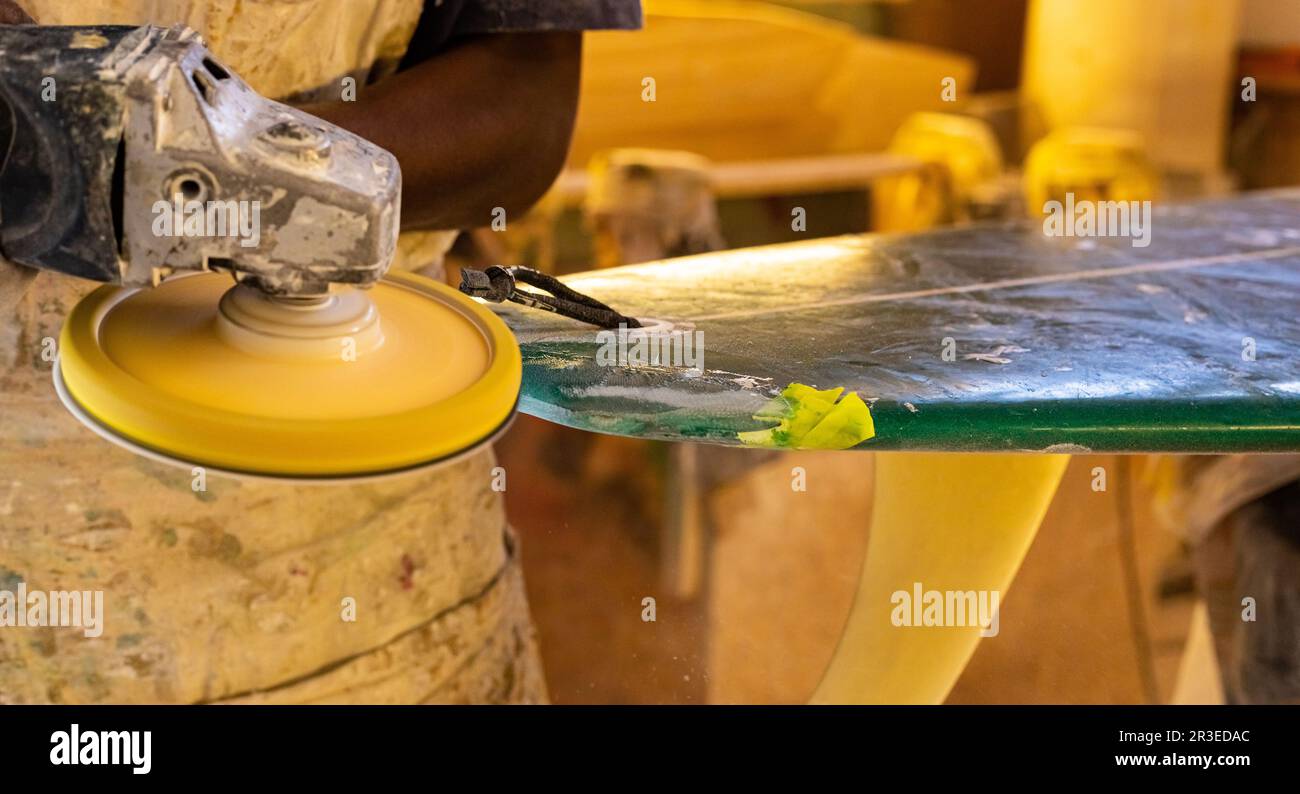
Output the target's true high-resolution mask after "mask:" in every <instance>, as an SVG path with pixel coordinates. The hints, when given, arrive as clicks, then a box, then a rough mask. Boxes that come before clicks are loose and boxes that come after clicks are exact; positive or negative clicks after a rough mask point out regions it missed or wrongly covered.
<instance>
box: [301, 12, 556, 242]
mask: <svg viewBox="0 0 1300 794" xmlns="http://www.w3.org/2000/svg"><path fill="white" fill-rule="evenodd" d="M581 61H582V34H580V33H504V34H496V35H491V36H481V37H475V38H469V39H466V40H464V41H462V42H460V43H458V44H456V45H454V46H453V47H452V48H451V49H449V50H448V51H446V52H444V53H441V54H439V55H438V56H437V57H435V58H431V59H429V60H427V61H425V62H423V63H420V64H419V65H417V66H415V67H413V68H410V69H407V70H405V71H403V72H400V73H398V74H396V75H394V76H393V77H391V78H389V79H387V80H384V81H382V82H380V83H378V84H376V85H374V86H371V87H368V88H364V89H362V90H361V91H359V92H358V96H357V101H355V102H342V101H340V102H330V103H324V104H316V105H309V106H307V107H305V108H303V109H304V110H306V111H307V112H309V113H312V114H314V115H317V116H320V117H321V118H324V119H326V120H328V121H331V122H333V123H335V124H338V125H339V126H341V127H343V128H345V129H348V130H351V131H352V132H355V133H357V134H358V135H360V136H362V137H363V138H366V139H368V140H370V141H373V142H374V143H376V144H378V145H379V146H382V147H383V148H385V149H387V150H388V151H390V152H392V153H393V154H394V155H396V156H397V160H398V162H399V163H401V166H402V228H403V229H467V228H474V227H477V226H486V225H488V224H489V223H490V222H491V221H492V212H493V209H494V208H496V207H503V208H504V209H505V211H506V215H507V217H508V218H514V217H516V216H517V215H519V214H520V213H522V212H523V211H524V210H526V209H528V207H530V206H531V205H532V204H534V203H535V202H536V201H537V200H538V199H539V198H541V196H542V194H544V193H545V192H546V190H547V189H548V188H550V186H551V183H552V182H554V181H555V177H556V175H558V174H559V172H560V169H561V168H562V167H563V165H564V159H565V157H566V155H567V153H568V148H569V138H570V136H571V135H572V132H573V120H574V115H575V113H576V112H577V104H578V77H579V71H580V67H581Z"/></svg>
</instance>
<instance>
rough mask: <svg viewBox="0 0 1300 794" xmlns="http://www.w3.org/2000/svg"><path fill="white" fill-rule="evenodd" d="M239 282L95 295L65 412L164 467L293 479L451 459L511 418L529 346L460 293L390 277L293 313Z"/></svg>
mask: <svg viewBox="0 0 1300 794" xmlns="http://www.w3.org/2000/svg"><path fill="white" fill-rule="evenodd" d="M232 284H233V281H232V279H231V278H230V277H229V276H225V275H222V274H217V273H203V274H198V275H190V276H182V277H178V278H173V279H169V280H167V281H165V282H163V283H162V284H160V285H159V286H157V287H154V288H152V289H124V288H121V287H101V288H100V289H98V290H96V291H94V292H92V293H91V294H90V295H88V296H86V297H85V298H84V299H83V300H82V301H81V302H80V303H78V304H77V306H76V307H74V308H73V310H72V312H71V313H70V314H69V315H68V320H67V323H66V324H65V325H64V328H63V334H62V341H61V343H60V351H59V366H58V367H56V380H57V381H58V383H57V385H58V386H59V387H60V392H61V393H62V394H63V395H64V396H65V401H66V402H68V403H69V408H70V409H72V411H73V413H74V414H77V415H78V416H79V418H82V419H83V421H87V423H88V424H91V425H92V427H94V428H95V429H96V430H97V431H99V432H101V433H104V431H107V435H109V436H110V437H113V438H114V440H121V441H123V442H125V443H126V444H127V445H128V446H134V447H139V448H143V449H144V450H147V451H152V452H154V453H157V454H158V455H160V456H162V457H164V458H170V459H175V460H178V461H180V462H185V463H193V464H194V465H202V466H211V467H215V468H218V469H222V470H226V471H234V472H246V473H251V474H258V475H269V476H275V477H291V478H297V477H302V478H336V477H355V476H366V475H374V474H380V473H387V472H393V471H398V470H403V469H409V468H413V467H420V466H424V465H427V464H430V463H433V462H436V461H440V460H445V459H447V458H450V457H453V456H456V455H458V454H459V453H462V452H464V451H466V450H469V449H472V448H474V447H476V446H477V445H479V444H481V443H483V442H484V441H486V440H488V439H490V438H491V437H492V436H494V435H495V434H496V432H497V431H498V430H500V429H501V428H502V427H503V426H504V425H505V424H506V423H507V421H508V420H509V419H510V417H511V416H512V415H513V413H514V408H515V404H516V402H517V400H518V396H519V385H520V377H521V371H522V365H521V361H520V355H519V347H518V344H517V343H516V342H515V339H514V336H513V335H512V334H511V332H510V330H509V329H508V328H507V327H506V325H505V324H504V323H503V322H501V320H500V319H499V318H497V317H496V316H495V315H494V314H492V312H490V311H489V310H487V309H486V308H484V307H483V306H481V305H479V304H478V303H477V302H475V301H473V300H471V299H470V298H468V297H466V296H464V295H461V294H460V293H459V292H457V291H456V290H454V289H452V288H451V287H448V286H446V285H444V284H440V283H437V282H434V281H432V280H430V279H426V278H423V277H420V276H416V275H412V274H409V273H394V274H390V275H389V276H388V277H386V278H385V279H384V280H383V281H381V282H380V283H379V284H377V285H376V286H374V287H373V288H371V289H369V290H364V291H362V290H349V289H345V290H341V291H339V292H338V293H336V294H333V295H331V296H329V297H328V298H326V299H321V300H316V301H297V302H295V301H284V300H271V299H268V298H266V297H265V296H263V295H261V294H260V293H258V292H256V291H255V290H253V289H252V288H250V287H244V286H240V287H233V288H232Z"/></svg>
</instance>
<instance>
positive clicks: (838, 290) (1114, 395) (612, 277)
mask: <svg viewBox="0 0 1300 794" xmlns="http://www.w3.org/2000/svg"><path fill="white" fill-rule="evenodd" d="M1149 224H1150V228H1149V238H1148V239H1147V240H1146V244H1145V245H1144V244H1143V242H1144V241H1143V240H1142V239H1139V238H1138V237H1136V236H1127V237H1121V236H1107V237H1101V236H1090V235H1086V234H1079V235H1070V236H1064V235H1049V234H1047V233H1045V227H1044V224H1043V223H1041V222H1034V221H1017V222H1004V223H995V224H975V225H969V226H961V227H953V228H946V229H941V230H936V231H929V232H923V233H913V234H898V235H888V234H866V235H855V236H843V237H834V238H825V239H814V240H808V241H806V242H797V243H792V244H783V245H774V246H765V247H759V248H748V249H739V250H731V251H724V252H719V253H713V254H706V255H700V256H692V257H683V258H680V259H673V260H667V261H663V262H652V263H646V264H641V265H634V266H628V267H620V268H613V269H608V270H600V271H592V272H587V273H581V274H577V275H573V276H568V277H565V279H564V281H565V282H566V283H567V284H569V285H570V286H572V287H573V288H575V289H577V290H579V291H581V292H584V293H587V294H589V295H591V296H593V297H595V298H597V299H599V300H601V301H604V302H605V303H608V304H609V305H611V306H613V307H615V308H617V309H619V310H620V311H622V312H624V313H625V314H629V315H632V316H635V317H638V318H642V319H643V320H647V321H648V324H649V325H651V326H652V327H658V328H660V329H666V330H663V331H659V332H652V334H651V338H654V336H655V334H659V335H660V337H661V339H667V338H668V337H671V336H676V337H677V339H678V342H676V343H672V342H671V341H668V342H664V343H663V345H661V346H660V350H659V353H660V355H659V356H658V357H657V358H653V357H652V358H650V359H647V357H646V355H645V353H646V351H645V350H644V349H642V350H640V351H637V345H636V342H637V338H636V337H637V335H636V334H620V333H618V332H608V331H606V332H601V331H600V329H596V328H594V327H591V326H584V325H582V324H580V323H577V322H575V321H571V320H569V319H567V318H564V317H559V316H556V315H552V314H547V313H542V312H537V311H533V310H529V309H524V308H520V307H516V306H509V305H506V306H499V307H494V309H495V310H497V311H499V312H500V314H501V316H502V317H503V318H504V319H505V321H506V322H507V324H508V325H510V327H511V328H512V329H513V330H514V332H515V334H516V336H517V338H518V340H519V342H520V346H521V349H522V352H523V362H524V376H523V390H522V395H521V400H520V409H521V410H522V411H523V412H525V413H528V414H532V415H534V416H538V417H541V418H543V419H547V420H550V421H553V422H558V423H560V424H563V425H568V426H571V427H575V428H580V429H583V430H590V431H596V432H602V433H613V434H619V435H624V436H634V437H640V438H648V439H661V440H669V441H695V442H707V443H715V444H726V445H737V446H739V445H744V444H746V443H754V442H753V439H754V438H755V437H756V436H755V434H756V433H757V434H758V435H759V436H760V437H761V431H763V430H765V429H770V428H772V427H773V425H774V423H775V421H776V419H775V418H774V417H773V415H772V405H773V401H774V400H776V401H778V402H779V401H780V400H781V399H782V395H783V394H784V395H786V396H787V397H788V396H789V394H790V393H791V392H790V391H789V388H788V387H790V386H791V384H800V385H802V386H807V387H812V388H814V389H818V390H828V389H840V388H842V389H843V390H844V391H843V395H849V394H854V393H855V394H857V395H858V396H859V397H860V398H861V399H862V400H863V401H864V402H865V404H866V405H867V406H869V409H870V419H871V423H872V424H873V425H874V434H872V435H870V437H868V438H865V439H864V440H862V441H861V442H860V443H856V444H855V445H854V446H853V448H855V449H861V450H938V451H1002V452H1005V451H1035V452H1086V451H1093V452H1143V451H1151V452H1156V451H1166V452H1251V451H1253V452H1268V451H1297V450H1300V356H1298V355H1297V347H1298V346H1300V191H1298V190H1288V191H1274V192H1267V193H1258V194H1245V195H1241V196H1237V197H1233V198H1227V199H1221V200H1212V201H1203V202H1197V203H1188V204H1168V205H1157V206H1155V207H1154V208H1153V209H1152V210H1151V216H1150V218H1149ZM1085 231H1086V230H1085ZM673 344H677V348H673ZM688 345H690V346H691V348H689V349H688V347H687V346H688ZM679 352H680V353H681V354H682V355H677V353H679ZM841 399H843V398H842V397H841ZM832 401H833V400H832ZM778 445H779V443H778ZM790 446H799V444H797V443H794V444H790Z"/></svg>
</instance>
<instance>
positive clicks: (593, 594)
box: [449, 0, 1300, 703]
mask: <svg viewBox="0 0 1300 794" xmlns="http://www.w3.org/2000/svg"><path fill="white" fill-rule="evenodd" d="M644 7H645V12H646V25H645V29H644V30H643V31H639V32H634V33H628V32H608V33H605V32H602V33H594V34H589V35H588V36H587V45H586V55H585V64H584V79H583V89H582V97H581V105H580V110H579V118H578V126H577V131H576V135H575V140H574V144H573V147H572V152H571V155H570V158H569V161H568V166H567V168H566V170H565V172H564V173H563V175H562V176H561V177H560V179H559V180H558V182H557V183H556V185H555V187H554V188H553V189H552V191H551V193H550V194H549V195H548V196H547V197H546V199H544V200H543V202H542V203H541V204H540V205H539V206H538V207H537V208H536V209H535V210H534V211H533V212H532V213H530V215H529V216H528V217H527V218H526V219H524V220H522V221H518V222H512V223H511V224H510V228H509V230H508V231H506V232H504V233H500V232H495V231H492V230H490V229H484V230H478V231H474V232H470V233H466V234H465V235H463V236H462V238H461V239H460V241H459V242H458V244H457V246H456V248H455V249H454V254H455V255H454V257H453V264H455V263H459V264H461V265H468V266H475V267H482V266H484V265H486V264H494V263H497V262H502V261H510V262H512V263H518V264H527V265H531V266H534V267H538V268H540V269H542V270H545V271H548V272H552V273H566V272H574V271H577V270H585V269H588V268H590V267H592V266H599V267H609V266H615V265H620V264H628V263H634V262H642V261H647V260H653V259H660V258H666V257H673V256H680V255H685V254H691V253H699V252H703V251H708V250H715V249H719V248H724V247H725V248H732V247H740V246H749V245H759V244H766V243H777V242H784V241H789V240H795V239H806V238H811V237H818V236H825V235H833V234H840V233H850V232H862V231H897V230H916V229H925V228H932V227H936V226H942V225H946V224H952V223H968V222H971V221H974V220H979V219H988V218H1014V217H1025V216H1026V215H1029V216H1033V212H1032V211H1027V208H1032V207H1035V206H1038V207H1041V206H1042V200H1043V199H1044V198H1045V197H1049V196H1051V195H1054V193H1053V191H1059V190H1061V189H1063V188H1069V189H1071V190H1076V191H1095V192H1100V193H1101V194H1103V195H1107V196H1110V197H1112V198H1126V199H1145V198H1151V199H1156V200H1170V199H1193V198H1197V197H1205V196H1214V195H1222V194H1226V193H1231V192H1234V191H1237V190H1245V189H1258V188H1266V187H1272V186H1278V185H1293V184H1297V183H1300V134H1297V133H1300V4H1296V3H1294V2H1289V1H1288V0H1243V1H1241V2H1237V0H1148V1H1147V2H1142V3H1133V2H1130V0H1090V1H1089V2H1086V3H1081V2H1072V1H1071V0H980V2H966V1H965V0H896V1H893V2H865V1H855V0H840V1H838V2H835V1H825V2H801V1H800V0H788V1H787V2H781V3H774V2H773V3H768V2H746V1H744V0H699V1H698V2H688V1H686V0H647V2H645V4H644ZM1247 78H1253V79H1251V80H1247ZM1204 86H1219V87H1221V90H1219V91H1205V90H1204ZM1248 87H1249V88H1251V89H1253V91H1252V92H1251V93H1250V94H1249V96H1250V99H1249V100H1246V99H1245V97H1246V96H1247V93H1246V92H1247V88H1248ZM799 208H802V209H803V211H804V217H805V219H806V228H804V229H802V230H797V229H795V228H792V226H793V225H792V223H791V218H792V215H793V214H795V213H796V211H797V210H798V209H799ZM450 269H451V270H452V271H453V272H452V273H451V274H450V275H449V277H450V278H451V279H452V280H453V281H454V280H455V273H454V267H453V268H450ZM706 355H707V350H706ZM498 454H499V456H500V458H501V461H502V465H503V466H504V467H505V468H506V469H507V470H508V471H510V472H512V475H511V480H510V487H509V489H508V492H507V494H506V497H507V507H508V514H509V516H510V518H511V521H512V522H513V524H514V525H515V526H516V528H517V529H518V531H519V533H520V535H521V538H522V544H523V560H524V567H525V574H526V580H527V587H528V594H529V599H530V602H531V606H532V612H533V615H534V619H535V621H536V624H537V628H538V632H539V635H540V645H541V652H542V657H543V659H544V662H545V670H546V677H547V682H548V686H549V690H550V695H551V698H552V700H553V701H554V702H557V703H797V702H805V701H806V700H807V699H808V697H809V696H810V694H811V693H812V691H813V689H814V687H815V686H816V684H817V681H818V679H819V677H820V676H821V674H822V672H823V671H824V669H825V665H826V663H827V661H828V660H829V658H830V656H831V653H832V651H833V650H834V644H835V641H836V640H837V638H838V637H839V634H840V632H841V629H842V627H843V624H844V620H845V617H846V616H847V613H848V609H849V605H850V603H851V601H852V598H853V595H854V591H855V588H856V586H857V581H858V574H859V571H860V568H861V563H862V555H863V551H864V549H865V545H866V537H867V527H868V523H869V521H868V518H869V514H870V508H871V501H872V494H871V488H870V485H869V484H870V483H871V482H872V458H873V456H872V455H870V454H844V453H817V452H808V453H761V452H756V451H749V450H734V449H720V448H716V449H715V448H703V449H701V448H697V447H694V446H687V445H680V446H672V445H665V444H657V443H652V442H644V441H635V440H628V439H621V438H615V437H606V436H596V435H592V434H588V433H583V432H579V431H575V430H569V429H565V428H561V427H557V426H554V425H551V424H548V423H545V422H542V421H540V420H537V419H533V418H531V417H527V416H520V417H519V419H518V421H517V422H516V423H515V425H514V427H513V428H512V429H511V431H510V432H509V434H508V435H507V436H506V437H505V438H504V439H503V440H502V441H501V442H500V443H499V445H498ZM575 461H576V462H577V465H576V466H575ZM1157 463H1158V462H1157V461H1155V460H1154V459H1149V458H1145V457H1139V456H1134V457H1123V456H1102V455H1077V456H1075V457H1074V459H1073V460H1072V462H1071V464H1070V467H1069V469H1068V471H1067V472H1066V474H1065V477H1064V479H1063V480H1062V482H1061V485H1060V489H1059V491H1058V492H1057V495H1056V499H1055V503H1054V504H1053V506H1052V508H1051V510H1050V512H1049V513H1048V515H1047V518H1046V520H1045V522H1044V523H1043V525H1042V529H1041V531H1040V532H1039V534H1038V536H1037V539H1036V540H1035V541H1034V544H1033V547H1032V548H1031V550H1030V552H1029V554H1028V557H1027V558H1026V560H1025V562H1024V565H1023V567H1022V569H1021V571H1020V573H1019V575H1018V577H1017V578H1016V580H1015V583H1014V585H1013V587H1012V588H1011V591H1010V592H1009V593H1008V594H1007V596H1006V600H1005V601H1004V606H1003V609H1002V612H1001V631H1000V633H999V635H998V636H997V637H995V638H992V639H986V640H984V641H983V642H982V643H981V644H980V646H979V648H978V650H977V651H976V653H975V656H974V658H973V659H972V661H971V663H970V665H969V666H968V668H967V669H966V671H965V673H964V674H963V675H962V677H961V679H960V681H959V682H958V684H957V685H956V687H955V689H954V690H953V692H952V693H951V695H950V696H949V698H948V702H950V703H1038V702H1050V703H1058V702H1064V703H1168V702H1184V703H1185V702H1204V703H1213V702H1221V700H1222V697H1223V695H1222V690H1221V688H1220V685H1219V679H1218V670H1217V668H1216V666H1215V661H1214V654H1213V653H1212V650H1211V648H1212V640H1211V637H1210V634H1209V628H1208V623H1207V621H1206V617H1205V607H1204V604H1203V603H1201V602H1200V601H1199V600H1198V597H1197V595H1196V588H1195V582H1194V576H1193V566H1192V563H1191V560H1190V556H1189V553H1188V549H1187V548H1186V547H1185V546H1184V545H1183V543H1182V541H1180V539H1179V536H1178V535H1177V534H1176V533H1174V532H1172V531H1170V529H1169V528H1168V527H1167V526H1165V525H1164V524H1162V522H1161V521H1160V520H1159V517H1158V515H1157V512H1158V508H1159V501H1158V500H1157V499H1155V498H1154V493H1155V492H1156V491H1158V490H1159V489H1160V488H1161V487H1162V486H1161V482H1160V479H1159V471H1160V467H1159V466H1158V465H1156V464H1157ZM793 466H802V467H804V468H805V470H806V472H807V479H808V482H809V483H810V485H809V488H808V491H807V492H806V493H797V492H793V491H792V490H791V487H790V472H791V468H792V467H793ZM1098 467H1101V468H1102V469H1103V470H1104V471H1105V472H1106V474H1107V487H1106V488H1105V490H1102V491H1099V490H1097V489H1096V488H1095V484H1096V483H1095V481H1096V475H1095V472H1096V470H1097V468H1098ZM575 472H576V473H575ZM518 473H526V476H518ZM646 597H653V598H655V599H656V603H657V619H656V620H655V621H654V622H644V621H642V620H641V618H640V616H641V605H642V600H643V599H644V598H646Z"/></svg>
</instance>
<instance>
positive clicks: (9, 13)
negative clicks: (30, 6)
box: [0, 0, 33, 25]
mask: <svg viewBox="0 0 1300 794" xmlns="http://www.w3.org/2000/svg"><path fill="white" fill-rule="evenodd" d="M32 21H33V20H32V18H31V16H29V15H28V14H27V12H26V11H24V10H23V9H22V8H21V7H20V6H19V5H18V4H17V3H15V2H14V0H0V25H30V24H32Z"/></svg>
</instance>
